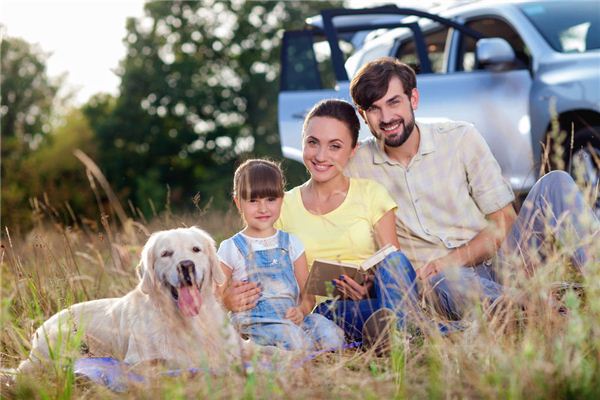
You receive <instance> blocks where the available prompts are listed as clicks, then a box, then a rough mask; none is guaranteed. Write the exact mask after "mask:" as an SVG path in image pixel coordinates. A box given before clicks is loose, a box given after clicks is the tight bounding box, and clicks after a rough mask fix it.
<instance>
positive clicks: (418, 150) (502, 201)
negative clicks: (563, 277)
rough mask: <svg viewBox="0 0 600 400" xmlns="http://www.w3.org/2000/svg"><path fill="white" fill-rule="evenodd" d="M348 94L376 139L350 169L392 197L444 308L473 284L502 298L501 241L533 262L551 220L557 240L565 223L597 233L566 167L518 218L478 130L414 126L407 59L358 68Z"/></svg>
mask: <svg viewBox="0 0 600 400" xmlns="http://www.w3.org/2000/svg"><path fill="white" fill-rule="evenodd" d="M350 92H351V95H352V99H353V101H354V103H355V105H356V107H357V109H358V112H359V114H360V115H361V117H362V118H363V119H364V121H365V122H366V124H367V125H368V127H369V128H370V130H371V132H372V134H373V136H374V137H372V138H370V139H368V140H367V141H365V142H363V143H362V144H361V146H360V148H359V149H358V151H357V152H356V155H355V156H354V158H353V159H352V160H351V162H350V164H349V165H348V166H347V168H346V172H347V174H348V175H350V176H356V177H362V178H369V179H374V180H376V181H378V182H380V183H381V184H383V185H384V186H385V187H386V188H387V189H388V191H389V192H390V194H391V195H392V197H393V198H394V199H395V200H396V202H397V204H398V208H397V212H396V216H397V234H398V238H399V242H400V245H401V249H402V251H404V252H405V254H406V255H407V257H408V258H409V260H410V261H411V262H412V264H413V266H414V267H415V269H416V271H417V276H418V278H420V280H421V282H423V281H425V282H429V283H431V284H432V286H433V287H436V286H439V285H442V286H445V287H439V288H438V289H436V290H438V296H439V297H440V299H439V300H440V301H441V302H442V303H444V304H442V305H441V307H442V311H443V312H444V313H445V314H448V315H450V316H457V317H459V316H460V310H458V308H459V307H458V306H457V304H456V303H457V301H458V300H457V297H456V295H457V294H458V295H466V293H465V292H466V291H470V290H471V288H472V286H473V285H472V284H473V283H474V282H476V283H477V284H478V286H480V289H482V293H483V297H487V298H489V299H490V300H494V299H495V298H496V297H498V295H499V293H500V291H501V288H500V287H499V286H498V285H496V284H495V283H494V282H493V280H494V278H495V277H494V276H493V275H491V274H490V271H489V268H487V265H489V263H488V260H490V259H492V258H493V257H494V256H495V255H497V253H498V250H499V249H500V247H501V246H502V249H501V251H500V252H499V253H498V254H499V255H500V258H501V259H502V260H506V259H507V258H508V257H509V255H515V254H518V255H519V256H520V257H521V258H522V259H524V260H525V261H526V264H528V266H530V265H531V264H532V263H533V261H534V260H533V259H534V258H535V255H536V253H535V251H536V250H537V247H538V246H539V245H540V244H541V243H542V241H543V240H544V238H543V237H542V236H541V235H540V234H539V233H540V232H544V226H546V224H548V223H549V224H550V226H552V227H553V229H554V231H555V233H556V234H557V237H558V239H559V240H562V239H564V240H566V239H567V234H566V233H567V227H568V228H569V229H570V232H571V233H572V232H574V234H575V237H576V238H577V240H582V239H587V240H591V233H596V234H597V230H598V221H597V219H596V218H595V216H594V214H593V212H592V211H591V209H589V207H588V206H587V205H586V204H585V202H584V200H583V198H582V195H581V193H580V192H579V191H578V190H577V188H576V186H575V184H574V182H573V181H572V179H571V178H570V176H569V175H568V174H566V173H564V172H553V173H550V174H548V175H546V176H545V177H543V178H542V179H540V181H538V183H537V184H536V185H535V186H534V188H533V189H532V190H531V192H530V194H529V196H528V198H527V199H526V201H525V202H524V205H523V208H522V211H521V213H520V214H519V216H518V218H517V215H516V213H515V210H514V208H513V205H512V202H513V200H514V194H513V192H512V190H511V188H510V186H509V185H508V183H507V182H506V181H505V180H504V179H503V178H502V175H501V170H500V166H499V165H498V162H497V161H496V159H495V158H494V156H493V155H492V153H491V151H490V149H489V147H488V146H487V144H486V143H485V141H484V139H483V138H482V137H481V135H480V134H479V132H478V131H477V130H476V129H475V127H473V126H472V125H471V124H468V123H465V122H445V123H434V124H424V123H417V122H415V117H414V111H415V110H416V109H417V108H418V105H419V92H418V90H417V83H416V76H415V73H414V72H413V70H412V69H411V68H410V67H409V66H407V65H406V64H403V63H401V62H400V61H398V60H396V59H394V58H389V57H385V58H380V59H377V60H374V61H372V62H370V63H368V64H366V65H365V66H363V67H362V68H361V69H360V71H359V72H358V73H357V74H356V76H355V77H354V79H353V80H352V82H351V85H350ZM449 101H451V99H449ZM546 206H547V207H546ZM567 211H568V212H567ZM565 216H566V217H565ZM565 220H566V221H565ZM563 233H564V234H563ZM530 250H534V251H530ZM587 256H588V255H587V248H586V247H585V246H579V247H577V248H576V249H575V250H574V254H573V261H574V264H575V265H576V266H578V267H583V266H584V264H585V263H586V261H587ZM451 271H453V273H450V272H451ZM457 271H458V272H457ZM474 271H477V272H479V273H480V275H482V276H483V278H479V277H477V278H476V277H475V274H474ZM465 282H468V284H465ZM440 292H441V293H443V295H440Z"/></svg>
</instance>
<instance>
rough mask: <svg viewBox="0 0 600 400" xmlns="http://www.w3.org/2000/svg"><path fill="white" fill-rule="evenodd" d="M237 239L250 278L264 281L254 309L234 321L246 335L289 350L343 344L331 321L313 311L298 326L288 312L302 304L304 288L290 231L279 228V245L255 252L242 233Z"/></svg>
mask: <svg viewBox="0 0 600 400" xmlns="http://www.w3.org/2000/svg"><path fill="white" fill-rule="evenodd" d="M233 242H234V243H235V245H236V247H237V248H238V250H239V251H240V253H241V254H242V256H243V257H244V260H245V262H246V269H247V271H248V280H249V281H250V282H255V283H258V284H260V286H261V288H262V294H261V297H260V299H259V300H258V303H257V304H256V307H254V308H253V309H252V310H248V311H242V312H237V313H234V314H233V317H232V321H233V323H234V325H235V327H236V328H237V330H238V331H239V332H240V334H241V335H242V336H247V337H249V338H250V339H252V340H253V341H254V342H256V343H258V344H261V345H265V346H267V345H272V346H281V347H283V348H285V349H288V350H299V349H305V350H313V349H320V348H332V347H336V348H337V347H341V346H342V345H343V343H344V333H343V332H342V330H341V329H340V328H338V327H337V326H336V324H335V323H333V322H332V321H331V320H328V319H327V318H325V317H323V316H322V315H319V314H309V315H307V316H306V317H305V318H304V321H303V322H302V323H301V324H300V325H299V326H298V325H296V324H294V323H293V322H292V321H290V320H288V319H285V313H286V312H287V310H288V309H289V308H291V307H296V306H297V305H298V301H299V296H300V290H299V287H298V282H297V281H296V275H295V274H294V265H293V263H292V260H291V258H290V255H289V250H288V249H289V246H290V239H289V234H288V233H287V232H283V231H278V234H277V242H278V247H276V248H273V249H268V250H257V251H252V249H250V246H249V244H248V242H246V240H245V239H244V237H243V236H242V235H241V234H239V233H238V234H236V235H235V236H234V237H233Z"/></svg>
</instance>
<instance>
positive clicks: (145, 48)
mask: <svg viewBox="0 0 600 400" xmlns="http://www.w3.org/2000/svg"><path fill="white" fill-rule="evenodd" d="M337 4H338V5H339V3H337ZM327 6H331V4H329V3H326V2H303V1H293V2H291V1H290V2H288V1H278V2H277V1H262V2H250V1H249V2H246V1H240V0H237V1H235V0H234V1H220V0H215V1H211V0H205V1H200V2H197V1H172V2H151V3H147V4H146V5H145V16H144V17H142V18H140V19H130V20H128V22H127V35H126V37H125V40H124V42H125V44H126V46H127V55H126V57H125V59H124V60H123V61H122V63H121V65H120V72H119V74H120V75H121V78H122V80H121V86H120V96H119V97H118V98H117V100H116V103H115V106H114V109H113V110H112V111H111V112H110V115H109V116H108V117H107V118H105V119H103V120H102V121H99V120H93V118H91V117H90V118H91V120H92V126H93V128H94V130H95V131H96V133H97V137H98V140H99V146H100V149H99V150H100V164H101V167H102V169H103V171H104V172H105V173H106V175H107V177H108V179H109V181H110V182H111V183H112V184H113V185H114V186H115V187H116V188H117V189H118V191H119V193H120V194H121V195H122V196H127V197H131V198H132V199H133V200H134V202H135V203H136V205H137V206H138V207H142V208H145V209H148V206H149V200H152V201H153V202H154V203H155V204H157V203H161V202H162V203H163V204H164V202H165V198H166V196H167V187H169V188H170V189H171V193H170V200H171V201H172V203H173V204H176V205H186V204H187V205H190V204H191V201H190V200H191V198H192V197H193V196H194V194H195V193H200V196H201V198H203V199H208V198H210V197H212V198H213V199H214V200H215V203H220V204H225V199H226V198H228V196H229V191H230V186H231V178H232V174H233V169H234V167H235V163H236V161H237V160H238V159H239V158H240V157H244V156H247V155H248V154H251V153H252V154H258V155H267V154H269V155H272V156H279V155H280V152H279V146H278V140H277V138H278V136H277V125H276V99H277V88H278V84H277V78H278V64H279V63H278V61H279V60H278V57H279V52H278V49H279V44H280V40H281V34H282V30H283V28H292V27H294V26H296V27H298V26H299V25H301V24H302V23H303V22H302V21H303V19H304V18H305V17H307V16H309V15H312V14H314V13H315V12H316V9H318V8H322V7H327ZM93 112H94V107H91V108H88V109H87V110H86V115H87V114H89V113H93Z"/></svg>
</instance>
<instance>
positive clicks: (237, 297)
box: [223, 281, 261, 312]
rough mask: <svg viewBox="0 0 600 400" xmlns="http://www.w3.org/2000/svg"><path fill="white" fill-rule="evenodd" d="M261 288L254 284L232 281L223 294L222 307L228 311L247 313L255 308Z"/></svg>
mask: <svg viewBox="0 0 600 400" xmlns="http://www.w3.org/2000/svg"><path fill="white" fill-rule="evenodd" d="M260 293H261V288H260V286H258V284H257V283H254V282H240V281H232V282H231V285H229V287H228V288H227V289H225V292H224V293H223V305H224V306H225V308H227V309H228V310H229V311H233V312H239V311H247V310H251V309H253V308H254V307H256V303H257V302H258V299H259V298H260Z"/></svg>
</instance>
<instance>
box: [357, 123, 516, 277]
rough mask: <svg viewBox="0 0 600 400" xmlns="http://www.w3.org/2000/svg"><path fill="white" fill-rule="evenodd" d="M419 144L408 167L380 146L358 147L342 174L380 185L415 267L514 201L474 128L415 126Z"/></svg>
mask: <svg viewBox="0 0 600 400" xmlns="http://www.w3.org/2000/svg"><path fill="white" fill-rule="evenodd" d="M417 126H418V128H419V132H420V135H421V137H420V143H419V150H418V152H417V154H416V155H415V156H414V157H413V159H412V160H411V161H410V163H409V164H408V166H407V167H404V166H402V165H401V164H400V163H398V162H397V161H395V160H392V159H390V158H389V157H388V156H387V154H386V153H385V152H384V151H383V148H382V145H381V143H380V142H378V141H376V140H375V139H374V138H370V139H368V140H366V141H364V142H362V143H361V144H360V147H359V149H358V151H357V152H356V155H355V156H354V157H353V159H352V160H351V161H350V163H349V164H348V166H347V167H346V174H347V175H349V176H353V177H361V178H368V179H373V180H375V181H377V182H379V183H381V184H382V185H383V186H384V187H385V188H386V189H387V190H388V191H389V193H390V194H391V196H392V198H393V199H394V200H395V201H396V203H397V204H398V208H397V211H396V217H397V219H396V231H397V234H398V240H399V242H400V246H401V248H402V251H403V252H404V253H405V254H406V255H407V257H408V258H409V260H410V261H411V263H412V264H413V266H414V267H415V268H417V269H418V268H420V267H422V266H423V265H424V264H425V263H427V262H429V261H431V260H433V259H436V258H438V257H442V256H444V255H446V254H448V253H449V252H450V251H451V249H453V248H456V247H459V246H461V245H463V244H464V243H466V242H468V241H469V240H471V239H472V238H473V237H474V236H475V235H477V234H478V233H479V232H480V231H481V230H483V229H484V228H485V227H486V225H487V221H486V218H485V216H486V215H487V214H490V213H492V212H494V211H497V210H499V209H501V208H502V207H504V206H506V205H507V204H509V203H510V202H512V201H513V200H514V194H513V192H512V189H511V187H510V185H509V184H508V183H507V182H506V180H505V179H504V178H503V177H502V174H501V170H500V166H499V165H498V162H497V161H496V159H495V158H494V156H493V155H492V152H491V151H490V149H489V147H488V145H487V143H486V142H485V140H484V139H483V137H482V136H481V135H480V134H479V132H478V131H477V130H476V129H475V127H474V126H473V125H471V124H469V123H466V122H442V123H434V124H424V123H419V122H418V123H417Z"/></svg>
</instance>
